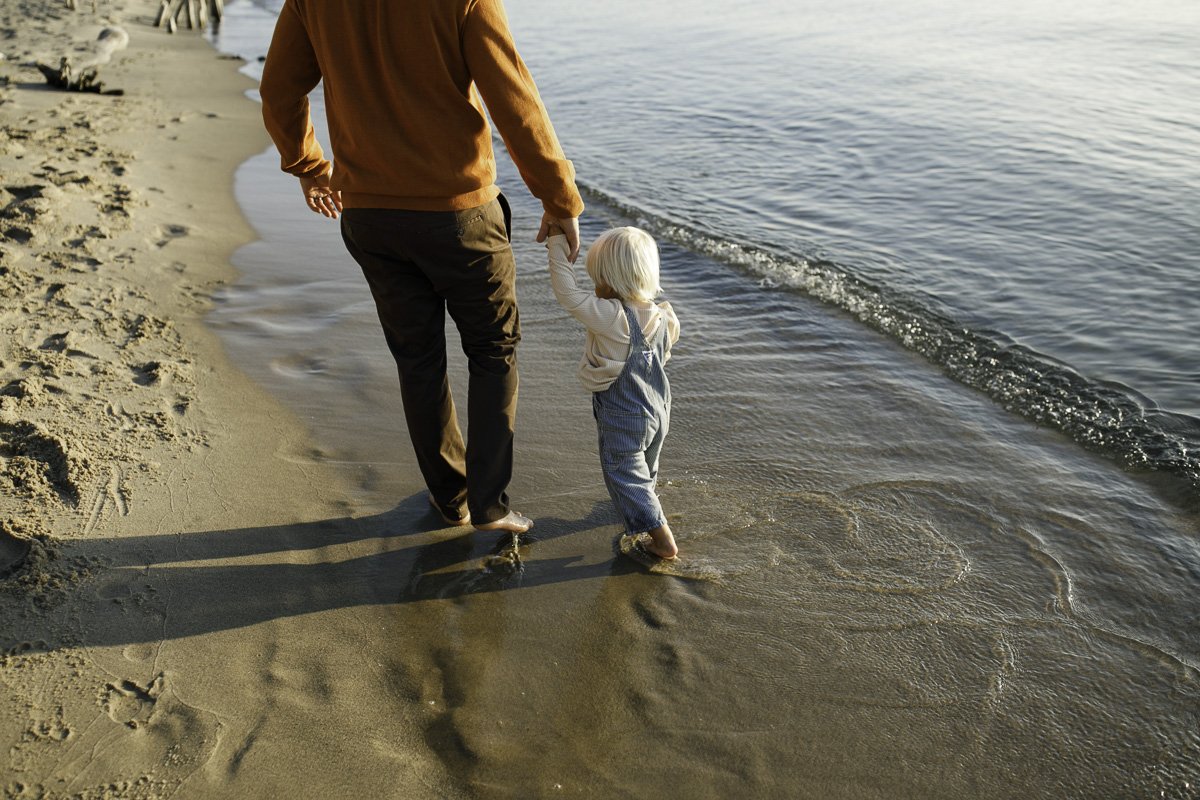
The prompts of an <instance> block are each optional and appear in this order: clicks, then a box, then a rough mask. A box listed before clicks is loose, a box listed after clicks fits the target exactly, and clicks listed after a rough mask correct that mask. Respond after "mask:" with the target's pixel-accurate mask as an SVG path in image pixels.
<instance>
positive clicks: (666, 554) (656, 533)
mask: <svg viewBox="0 0 1200 800" xmlns="http://www.w3.org/2000/svg"><path fill="white" fill-rule="evenodd" d="M647 532H648V533H649V534H650V541H649V542H647V543H646V544H645V545H644V547H645V548H646V552H648V553H651V554H653V555H656V556H658V557H659V558H665V559H667V560H670V559H672V558H675V557H676V556H677V555H679V547H677V546H676V544H675V537H674V536H673V535H672V534H671V526H670V525H659V526H658V527H657V528H655V529H654V530H652V531H647Z"/></svg>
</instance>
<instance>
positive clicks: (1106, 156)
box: [212, 0, 1200, 798]
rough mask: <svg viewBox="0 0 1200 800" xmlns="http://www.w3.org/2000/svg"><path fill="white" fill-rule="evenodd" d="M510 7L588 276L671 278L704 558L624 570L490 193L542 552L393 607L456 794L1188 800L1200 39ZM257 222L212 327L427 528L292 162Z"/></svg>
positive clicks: (399, 436)
mask: <svg viewBox="0 0 1200 800" xmlns="http://www.w3.org/2000/svg"><path fill="white" fill-rule="evenodd" d="M278 5H279V4H278V3H277V2H273V1H272V0H268V1H267V2H264V3H251V2H248V0H240V1H239V2H232V3H230V5H229V6H228V15H227V18H226V21H225V24H224V26H223V28H222V30H221V32H220V35H219V36H218V37H217V44H218V46H219V47H220V48H221V49H223V50H225V51H227V52H232V53H237V54H240V55H243V56H245V57H247V58H248V59H250V60H251V61H252V63H251V64H250V66H249V67H248V70H249V71H251V72H253V71H254V70H255V69H257V66H256V64H255V63H253V61H254V59H255V58H256V57H257V56H259V55H261V54H263V53H264V52H265V50H266V44H267V42H268V40H269V36H270V31H271V26H272V24H273V19H274V14H275V13H276V11H277V8H278ZM508 11H509V16H510V20H511V23H512V27H513V29H514V32H515V36H516V39H517V43H518V46H519V47H520V49H521V52H522V54H523V55H524V57H525V59H526V61H527V62H528V63H529V65H530V67H531V70H532V71H533V74H534V75H535V77H536V79H537V80H538V84H539V87H540V88H541V91H542V94H543V96H544V99H545V101H546V104H547V107H548V108H549V110H550V113H551V116H552V118H553V120H554V122H555V126H556V129H557V131H558V133H559V136H560V138H561V139H562V141H563V144H564V147H565V149H566V150H567V153H568V155H569V156H570V157H571V158H572V159H573V160H574V162H575V165H576V169H577V171H578V174H579V178H580V184H581V187H582V188H584V190H585V191H586V199H587V200H588V203H589V209H588V213H587V215H586V216H585V218H584V220H583V226H584V237H585V241H586V240H590V239H591V238H593V237H594V236H595V235H596V234H597V233H599V232H600V231H601V230H603V229H604V228H605V227H607V226H609V225H611V224H626V223H633V224H639V225H641V226H643V227H645V228H647V229H648V230H650V231H651V232H652V233H654V234H655V235H656V237H658V239H659V241H660V243H661V244H662V247H663V270H664V273H663V274H664V281H663V282H664V286H665V288H666V291H667V294H668V296H669V297H670V299H671V300H672V303H673V304H674V306H675V307H676V309H677V310H678V312H679V315H680V318H681V322H682V326H683V338H682V339H681V341H680V344H679V346H678V348H677V350H676V358H675V359H673V360H672V363H671V379H672V387H673V390H674V393H675V397H676V408H675V417H674V419H673V430H672V435H671V439H670V440H669V441H668V443H667V450H666V452H665V453H664V462H663V479H664V483H663V485H662V487H661V490H662V497H663V502H664V506H665V508H666V510H667V512H668V515H669V516H670V517H671V519H672V521H673V525H674V526H675V527H676V528H677V530H678V531H679V533H680V536H681V546H682V548H683V552H684V559H683V561H682V562H681V564H680V565H679V567H677V568H675V569H674V572H675V573H676V575H675V577H663V576H660V575H645V574H642V573H641V572H640V571H637V570H633V569H631V568H630V567H629V565H627V564H625V563H624V562H623V561H622V560H620V559H614V557H613V554H612V540H613V538H614V537H615V535H616V533H617V532H618V526H617V524H616V520H615V517H614V516H613V514H612V511H611V508H610V507H609V506H608V501H607V498H606V496H605V494H604V490H603V485H602V483H601V481H600V476H599V468H598V464H597V462H596V456H595V443H594V431H593V430H592V428H591V424H592V423H591V419H590V413H589V408H590V405H589V403H588V399H587V397H586V395H585V394H583V393H582V392H581V391H580V390H579V388H578V387H577V385H576V384H575V379H574V374H573V372H574V367H573V365H574V363H575V362H576V360H577V358H578V353H579V348H580V347H581V346H582V332H581V331H580V330H578V329H577V328H576V327H575V326H574V324H573V323H572V322H571V320H570V319H569V318H567V317H566V315H565V314H564V313H562V312H561V310H560V309H559V308H558V307H557V305H556V304H555V303H554V301H553V297H552V296H551V294H550V291H549V286H548V282H547V280H546V277H545V266H544V260H545V258H544V253H543V251H542V248H541V247H540V246H538V245H536V244H534V243H532V241H531V239H532V234H533V231H534V230H535V227H536V219H537V215H538V209H537V205H536V203H535V202H534V201H533V200H532V198H530V197H529V196H528V195H527V194H526V193H525V192H524V189H523V188H522V187H521V186H520V183H519V179H518V178H517V177H516V175H515V170H514V169H513V168H512V166H511V164H509V163H508V162H507V160H506V159H504V158H503V157H501V158H500V161H501V184H502V186H504V188H505V190H506V192H507V193H508V194H509V195H510V197H511V198H512V201H513V206H514V210H515V214H516V228H517V230H516V236H517V238H518V241H517V242H516V248H517V254H518V259H519V286H520V292H521V302H522V320H523V325H524V328H525V340H524V343H523V345H522V347H523V350H522V356H521V358H522V388H521V392H522V394H521V397H522V400H521V402H522V416H521V419H520V422H519V426H520V427H519V429H518V453H517V457H518V464H517V468H518V477H517V479H516V481H515V482H514V486H513V495H514V498H515V499H516V500H517V501H518V508H520V509H521V510H522V511H524V512H525V513H528V514H531V515H532V516H534V517H535V518H536V519H537V520H538V527H537V528H535V534H536V535H535V536H534V537H533V538H532V539H531V541H530V542H529V543H527V544H526V545H525V546H523V547H522V556H523V560H524V569H523V571H521V572H517V573H512V574H505V575H501V576H499V577H497V575H496V574H495V573H494V571H490V570H489V568H488V567H487V566H486V565H487V564H488V563H494V562H489V561H488V556H489V554H490V553H491V551H492V549H493V545H494V540H491V539H487V538H485V537H479V538H478V539H476V538H475V537H457V538H446V537H445V536H444V535H443V536H442V538H438V537H437V536H434V537H432V538H430V540H429V541H427V542H425V543H424V544H423V545H422V546H421V547H419V548H416V551H415V552H417V555H414V556H413V558H412V560H411V563H407V562H406V566H405V567H404V569H403V570H401V572H402V573H403V574H402V575H401V576H400V577H397V578H396V579H395V581H396V586H395V587H394V598H393V599H395V600H410V601H411V600H416V601H417V602H404V603H394V604H389V603H378V604H376V605H375V606H373V608H374V611H373V613H374V614H375V615H376V619H377V621H378V624H379V625H380V626H381V628H382V629H386V630H389V631H391V632H393V633H395V634H396V637H397V640H399V641H403V642H404V643H405V644H404V647H403V648H400V649H399V651H397V652H395V653H390V654H389V655H388V656H387V658H386V659H385V660H387V663H389V664H393V665H394V666H395V669H396V670H397V675H398V676H400V677H398V678H397V681H398V682H400V683H404V682H405V681H407V682H408V683H409V684H411V685H412V686H416V687H420V686H426V685H427V681H426V683H422V681H423V680H425V679H423V678H421V677H420V676H421V675H423V674H426V672H428V671H429V670H433V671H436V673H437V674H438V675H439V676H441V677H440V678H439V681H440V683H439V684H438V685H439V686H442V687H443V689H442V691H443V694H442V695H439V700H443V699H445V698H450V700H451V702H450V706H451V709H450V711H448V712H447V714H446V716H445V717H441V718H439V721H437V722H436V724H432V723H431V727H430V731H431V732H430V734H429V736H428V737H427V739H428V742H429V746H430V748H431V749H432V750H433V751H434V752H435V753H437V754H438V756H439V757H441V758H443V760H445V762H446V763H447V764H448V765H449V766H450V767H451V768H452V770H453V772H454V774H456V775H458V776H460V778H461V785H459V786H458V787H457V790H461V791H463V792H465V793H467V794H471V795H476V796H487V797H492V796H497V797H508V796H511V797H540V796H562V795H563V794H571V795H575V796H597V797H601V796H603V797H609V796H614V797H616V796H620V797H626V796H627V797H658V796H681V797H730V796H747V797H789V798H790V797H821V798H829V797H846V798H863V797H913V798H931V797H965V796H971V797H1009V796H1014V795H1018V796H1022V797H1056V798H1057V797H1081V798H1082V797H1113V798H1117V797H1159V796H1162V797H1181V798H1182V797H1194V796H1196V792H1197V789H1196V786H1197V785H1198V780H1197V773H1198V769H1200V768H1198V766H1197V765H1198V764H1200V733H1198V731H1200V719H1198V711H1197V709H1200V593H1197V591H1196V589H1197V582H1198V581H1200V517H1198V515H1197V508H1198V500H1200V420H1198V419H1197V417H1198V416H1200V393H1198V392H1197V391H1196V387H1197V385H1198V381H1200V335H1198V334H1200V328H1198V326H1197V320H1198V319H1200V215H1198V214H1197V209H1200V158H1197V155H1198V154H1200V58H1198V57H1197V55H1196V54H1197V52H1200V50H1198V49H1197V44H1198V35H1197V33H1198V32H1200V6H1196V5H1195V4H1190V3H1184V2H1175V1H1172V0H1157V1H1152V2H1146V3H1139V4H1130V3H1118V2H1110V1H1108V0H1081V1H1080V2H1069V3H1053V4H1050V3H1034V2H1027V0H1017V2H1012V3H1005V4H991V5H990V6H988V7H986V8H985V7H977V6H975V5H973V6H971V7H969V8H968V7H966V6H962V7H951V6H949V5H947V4H941V3H935V2H930V1H927V0H901V2H892V3H880V2H865V1H864V0H850V1H849V2H844V3H840V4H837V6H836V8H834V7H830V6H829V5H828V4H816V3H808V2H803V1H801V2H780V1H777V0H767V2H759V3H754V4H749V3H716V2H711V1H710V0H700V1H699V2H691V3H687V4H682V3H676V2H660V3H635V2H629V1H628V0H612V1H611V2H606V3H603V4H592V5H585V6H578V7H570V8H569V10H567V11H564V7H563V6H561V4H553V3H550V2H548V1H547V0H520V1H518V0H513V2H510V3H509V4H508ZM314 110H315V113H316V114H317V115H318V116H319V115H320V113H321V104H320V98H319V94H318V96H316V97H315V98H314ZM318 122H320V120H318ZM326 141H327V139H326ZM238 194H239V199H240V201H241V202H242V205H243V208H244V210H245V212H246V213H247V215H248V217H249V218H250V219H251V221H252V222H253V223H254V224H255V226H256V228H257V229H258V230H259V231H260V235H261V237H262V241H260V242H258V243H255V244H253V245H250V246H248V247H246V248H244V249H243V250H242V251H241V252H240V253H239V255H238V257H237V265H238V266H239V268H240V269H241V270H242V272H243V278H242V280H241V281H240V282H239V283H238V284H237V285H236V286H233V287H230V289H229V290H228V291H227V292H226V293H225V294H224V295H223V296H222V297H221V299H220V304H219V307H218V309H217V310H216V311H215V312H214V314H213V316H212V322H213V324H214V325H215V326H216V327H217V328H218V329H219V330H220V331H221V332H222V334H223V335H224V336H225V338H226V341H227V342H228V344H229V347H230V350H231V352H232V353H233V354H234V356H235V357H236V358H237V359H238V360H239V362H240V363H242V364H243V365H244V366H245V368H246V369H247V370H248V371H249V372H250V373H251V374H252V375H254V376H255V377H256V378H258V379H259V380H261V381H262V382H264V383H265V384H266V385H268V386H269V387H270V388H272V389H273V390H274V391H275V392H277V393H278V394H279V395H280V396H281V397H282V398H283V399H284V400H285V401H286V402H288V403H289V404H290V405H291V406H292V407H293V408H295V409H296V410H297V411H298V412H299V413H300V414H301V415H302V416H303V417H304V418H305V419H306V420H307V421H308V422H309V424H310V425H311V426H312V429H313V433H314V436H315V439H316V442H317V450H316V452H315V453H313V454H312V456H311V457H312V458H314V459H317V460H320V461H322V462H323V463H325V464H327V465H330V466H334V467H336V468H338V469H340V470H342V471H343V472H344V474H345V475H346V477H347V478H349V479H350V483H351V484H352V485H353V486H355V487H357V489H356V491H357V492H358V493H357V494H356V495H355V496H354V497H352V498H349V502H351V503H352V506H353V507H354V508H356V509H358V511H359V512H360V513H363V514H367V513H377V512H379V511H381V510H385V509H387V508H390V507H391V506H393V505H395V503H396V502H397V501H398V500H400V499H402V498H410V497H413V496H415V495H417V494H419V492H420V489H421V487H420V482H419V478H418V477H417V476H416V473H415V468H414V467H413V463H412V457H411V453H410V452H409V451H408V445H407V441H406V437H405V434H404V429H403V422H402V419H400V417H399V414H400V411H399V403H398V396H397V389H396V386H395V376H394V372H393V367H392V365H391V363H390V361H389V359H388V356H387V353H386V349H385V348H384V346H383V342H382V337H381V335H380V334H379V333H378V330H377V327H376V326H377V323H376V321H375V317H374V310H373V307H372V305H371V301H370V297H369V295H368V294H367V292H366V289H365V286H364V285H363V282H362V279H361V276H360V275H359V274H358V272H357V268H356V267H355V266H354V264H353V262H352V261H350V259H349V257H348V256H346V254H345V253H344V251H343V249H342V247H341V244H340V241H339V239H338V237H337V231H336V226H334V225H333V224H322V221H320V220H317V219H316V218H315V217H314V216H313V215H311V214H310V213H309V212H308V211H307V210H305V209H304V207H303V205H302V203H301V202H300V201H299V194H298V192H297V190H296V186H295V183H294V181H293V180H292V179H290V178H288V177H287V176H284V175H282V174H281V173H279V172H278V169H277V159H276V157H275V156H274V154H273V153H266V154H264V155H262V156H260V157H258V158H255V159H252V160H251V161H250V162H247V164H246V165H245V166H244V167H243V168H242V170H241V171H240V172H239V176H238ZM455 364H456V366H457V368H458V373H457V374H456V378H455V381H456V383H455V386H456V391H461V389H462V380H461V378H462V375H461V373H462V365H461V358H459V359H458V360H457V361H456V362H455ZM455 567H457V568H458V569H457V571H451V572H449V573H447V572H446V570H448V569H450V570H453V569H454V568H455ZM447 574H449V575H450V576H452V577H451V578H446V577H444V576H445V575H447ZM438 576H443V577H438ZM381 580H382V581H383V582H384V585H385V587H386V586H387V585H388V584H387V581H388V580H389V578H388V577H387V576H382V577H381ZM386 591H390V590H385V592H384V593H385V594H386ZM382 649H386V644H381V650H382ZM381 658H383V657H382V656H381ZM422 670H425V672H423V671H422ZM414 691H415V692H416V694H420V693H421V691H424V690H420V691H418V690H414ZM395 701H396V702H397V703H398V704H399V703H400V700H399V699H395ZM398 707H399V706H398ZM398 713H399V712H398Z"/></svg>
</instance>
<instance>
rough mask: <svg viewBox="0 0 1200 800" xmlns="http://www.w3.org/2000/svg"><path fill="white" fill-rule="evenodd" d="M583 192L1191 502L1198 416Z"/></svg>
mask: <svg viewBox="0 0 1200 800" xmlns="http://www.w3.org/2000/svg"><path fill="white" fill-rule="evenodd" d="M580 188H581V189H582V190H583V191H584V193H585V194H586V195H588V197H589V198H590V199H591V200H592V201H594V202H597V203H599V204H601V205H604V206H607V207H609V208H610V209H612V210H614V211H616V212H618V213H620V214H621V215H622V216H625V217H627V218H629V219H631V220H633V221H635V222H636V224H638V225H640V226H641V227H644V228H645V229H646V230H648V231H650V232H651V233H653V234H654V235H656V236H657V237H659V238H661V239H665V240H667V241H670V242H672V243H674V244H676V245H679V246H680V247H683V248H685V249H687V250H690V251H692V252H694V253H698V254H701V255H704V256H707V257H709V258H712V259H713V260H715V261H718V262H720V263H723V264H726V265H729V266H732V267H735V268H737V269H740V270H742V271H744V272H746V273H748V274H750V275H752V276H755V277H757V278H759V279H760V280H761V281H762V285H763V286H764V287H765V288H781V287H782V288H786V289H793V290H799V291H802V292H804V293H806V294H808V295H810V296H812V297H815V298H817V299H818V300H821V301H823V302H825V303H828V304H830V305H833V306H837V307H838V308H841V309H844V310H846V311H848V312H850V313H851V314H852V315H854V317H855V318H857V319H858V320H859V321H860V322H863V323H865V324H866V325H868V326H870V327H871V328H874V329H875V330H877V331H880V332H882V333H885V334H887V335H888V336H891V337H892V338H893V339H895V340H897V341H898V342H900V343H901V344H902V345H904V346H905V347H906V348H908V349H910V350H914V351H916V352H918V353H920V354H921V355H923V356H925V357H926V358H928V359H929V360H930V361H932V362H934V363H935V364H937V365H938V366H939V367H941V369H942V370H943V371H944V372H945V373H946V374H947V375H949V376H950V377H952V378H954V379H955V380H957V381H959V382H960V383H963V384H965V385H967V386H970V387H972V388H974V389H978V390H979V391H982V392H984V393H985V394H986V395H988V396H989V397H991V398H992V399H993V400H995V401H996V402H998V403H999V404H1000V405H1002V406H1003V407H1004V408H1005V409H1006V410H1008V411H1011V412H1014V413H1017V414H1020V415H1021V416H1023V417H1025V418H1026V419H1029V420H1031V421H1033V422H1036V423H1038V424H1040V425H1046V426H1048V427H1051V428H1055V429H1057V430H1059V431H1062V432H1063V433H1065V434H1067V435H1068V436H1070V437H1071V438H1072V439H1074V440H1075V441H1076V442H1078V443H1079V444H1081V445H1083V446H1084V447H1086V448H1088V449H1089V450H1093V451H1096V452H1099V453H1102V454H1104V455H1106V456H1108V457H1110V458H1112V459H1113V460H1115V461H1117V462H1118V463H1119V464H1121V465H1122V466H1124V467H1126V468H1129V469H1134V470H1142V471H1153V472H1158V473H1161V474H1164V475H1168V476H1171V477H1173V478H1175V479H1177V480H1180V481H1182V482H1183V484H1184V486H1183V488H1184V495H1185V497H1184V498H1183V499H1184V501H1185V503H1186V504H1187V505H1189V506H1191V505H1196V504H1200V419H1197V418H1195V417H1191V416H1187V415H1184V414H1175V413H1171V412H1166V411H1162V410H1160V409H1158V408H1157V407H1156V406H1155V404H1154V403H1153V401H1151V400H1149V399H1148V398H1146V397H1144V396H1142V395H1140V394H1138V393H1137V392H1136V391H1134V390H1133V389H1130V388H1129V387H1127V386H1124V385H1121V384H1118V383H1112V382H1105V381H1098V380H1092V379H1089V378H1087V377H1086V376H1084V375H1082V374H1081V373H1079V372H1078V371H1077V370H1075V369H1074V368H1073V367H1071V366H1070V365H1068V364H1065V363H1063V362H1061V361H1058V360H1056V359H1054V358H1051V357H1049V356H1046V355H1043V354H1041V353H1038V352H1036V351H1034V350H1031V349H1029V348H1027V347H1024V346H1022V345H1019V344H1016V343H1014V342H1012V341H1006V340H1005V339H1004V337H1003V335H1002V334H994V333H984V332H981V331H975V330H971V329H970V328H968V327H965V326H963V325H961V324H959V323H957V322H956V321H955V320H953V319H952V318H951V317H950V316H948V315H947V314H945V313H943V312H940V311H937V310H935V309H933V308H931V307H930V306H929V304H927V303H922V302H921V301H920V300H917V299H916V298H914V297H910V296H907V295H905V294H904V293H902V292H899V291H897V290H895V289H893V288H891V287H888V286H882V285H877V284H874V283H872V282H870V281H867V280H865V279H863V278H861V277H859V276H858V275H856V274H855V273H854V271H853V270H852V269H851V268H848V267H845V266H843V265H841V264H837V263H834V262H832V261H829V260H825V259H815V258H804V257H798V256H794V255H789V254H786V253H779V252H774V251H772V250H770V249H768V248H765V247H760V246H758V245H755V244H749V243H745V242H738V241H734V240H731V239H728V238H725V237H722V236H717V235H714V234H711V233H707V232H704V231H700V230H697V229H696V228H694V227H691V226H688V225H683V224H680V223H677V222H675V221H673V220H670V219H667V218H665V217H662V216H659V215H657V214H653V213H651V212H648V211H646V210H644V209H641V208H638V207H637V206H635V205H633V204H631V203H629V202H627V201H624V200H622V199H619V198H617V197H615V196H613V195H612V194H609V193H607V192H605V191H603V190H601V189H599V188H597V187H594V186H588V185H586V184H582V183H581V184H580Z"/></svg>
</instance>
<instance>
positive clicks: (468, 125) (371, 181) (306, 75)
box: [260, 0, 583, 217]
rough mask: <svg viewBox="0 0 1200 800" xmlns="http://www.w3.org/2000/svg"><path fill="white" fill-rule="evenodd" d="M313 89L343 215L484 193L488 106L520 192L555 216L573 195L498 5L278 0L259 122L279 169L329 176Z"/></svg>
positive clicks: (490, 173) (565, 211)
mask: <svg viewBox="0 0 1200 800" xmlns="http://www.w3.org/2000/svg"><path fill="white" fill-rule="evenodd" d="M322 80H323V81H324V92H325V109H326V116H327V118H328V120H329V138H330V145H331V146H332V150H333V155H334V164H333V178H332V183H333V188H335V189H338V190H340V191H341V192H342V201H343V203H344V204H345V205H346V206H347V207H348V208H354V207H359V208H404V209H413V210H418V211H444V210H457V209H463V208H471V207H473V206H477V205H482V204H483V203H486V202H488V201H489V200H491V199H493V198H494V197H495V196H496V195H497V194H498V193H499V189H497V188H496V185H495V181H496V162H495V156H494V154H493V152H492V135H491V129H490V127H489V125H488V121H487V118H486V117H485V115H484V111H483V105H482V104H481V102H480V97H481V96H482V103H483V104H486V105H487V109H488V111H489V112H490V113H491V116H492V120H493V121H494V122H495V124H496V128H497V129H498V130H499V131H500V136H501V137H502V138H503V139H504V143H505V146H506V147H507V148H508V152H509V154H510V155H511V156H512V159H513V161H514V162H515V163H516V165H517V169H518V170H519V171H520V173H521V177H522V178H523V179H524V181H525V183H526V185H527V186H528V187H529V190H530V191H531V192H532V193H533V195H534V196H535V197H537V198H538V199H539V200H541V201H542V206H543V207H544V208H545V210H546V211H547V212H549V213H550V214H552V215H553V216H556V217H577V216H579V214H580V213H581V212H582V211H583V201H582V200H581V199H580V197H579V191H578V190H577V189H576V187H575V170H574V168H573V167H572V165H571V162H570V161H568V160H567V159H566V157H565V156H564V155H563V151H562V148H561V147H560V146H559V143H558V138H557V137H556V136H555V135H554V129H553V128H552V127H551V125H550V119H549V117H548V116H547V115H546V109H545V107H544V106H543V105H542V101H541V98H540V97H539V96H538V91H537V87H536V86H535V85H534V83H533V78H532V76H530V74H529V70H528V69H526V67H525V64H524V62H523V61H522V60H521V57H520V55H518V54H517V50H516V47H515V46H514V45H513V41H512V36H511V35H510V33H509V29H508V20H507V19H506V17H505V13H504V7H503V5H502V3H501V0H403V2H401V0H353V1H352V2H351V0H286V3H285V4H284V6H283V10H282V11H281V12H280V14H279V20H278V22H277V23H276V25H275V35H274V38H273V39H272V40H271V48H270V50H269V51H268V53H267V61H266V65H265V68H264V70H263V77H262V84H261V87H260V88H261V92H262V104H263V120H264V121H265V123H266V127H267V131H268V133H270V135H271V138H272V139H273V140H274V142H275V146H276V147H277V148H278V149H279V153H280V155H281V157H282V167H283V170H284V171H285V172H288V173H291V174H292V175H296V176H299V177H312V176H315V175H321V174H324V173H325V172H326V171H328V169H329V162H328V161H327V160H326V159H325V156H324V153H323V151H322V149H321V145H320V144H319V143H318V142H317V140H316V136H315V135H314V133H313V127H312V122H311V120H310V119H309V104H308V93H309V92H311V91H312V90H313V88H315V87H316V85H317V83H318V82H320V81H322Z"/></svg>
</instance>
